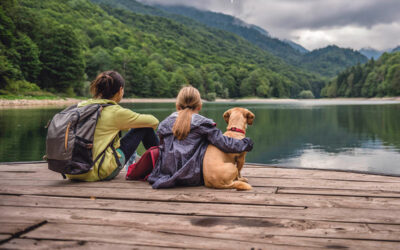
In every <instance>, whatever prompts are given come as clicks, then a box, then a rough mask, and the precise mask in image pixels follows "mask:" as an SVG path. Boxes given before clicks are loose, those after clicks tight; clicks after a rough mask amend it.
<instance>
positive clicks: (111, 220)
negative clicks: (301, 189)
mask: <svg viewBox="0 0 400 250" xmlns="http://www.w3.org/2000/svg"><path fill="white" fill-rule="evenodd" d="M29 198H33V197H25V200H26V203H24V206H27V207H12V205H11V204H9V205H8V206H11V207H0V208H1V210H0V211H2V215H3V216H7V217H6V218H9V219H11V220H13V218H18V219H19V220H21V219H23V218H24V217H27V218H28V219H32V218H35V219H37V220H44V219H46V220H47V221H50V222H67V223H86V224H93V223H94V224H106V225H116V226H120V225H131V224H133V225H136V226H138V222H144V223H145V225H142V226H140V227H149V228H151V229H154V230H155V229H168V228H170V227H171V224H174V225H175V226H176V228H177V229H179V230H199V228H200V229H205V230H210V227H212V228H214V229H215V230H217V231H224V232H228V231H229V232H231V233H232V234H235V235H236V234H241V235H243V234H245V233H248V229H249V228H251V231H252V232H253V233H254V234H258V233H263V232H264V233H265V232H268V233H269V234H275V235H292V236H302V237H305V236H313V237H332V238H338V237H339V238H363V239H380V240H382V239H385V240H400V225H388V224H385V225H379V224H365V223H354V222H352V223H347V222H333V221H317V220H315V219H317V218H318V217H312V216H311V217H310V218H307V216H306V217H304V219H302V218H301V217H298V218H297V219H292V218H290V216H289V218H288V215H281V216H279V215H277V214H274V215H273V216H272V217H269V218H264V219H262V218H251V217H248V216H245V217H242V216H235V213H237V211H234V210H232V208H234V207H232V208H231V209H226V208H225V210H226V212H225V214H222V215H221V216H222V217H221V216H219V217H218V216H212V217H210V216H188V215H189V214H190V213H187V214H188V215H183V216H180V215H172V214H171V213H169V214H165V213H163V215H162V217H160V214H161V213H156V214H151V213H150V212H151V211H149V209H148V210H146V213H145V214H141V213H137V212H136V213H135V211H136V208H133V207H134V206H135V202H132V203H129V202H126V201H112V200H110V201H103V200H101V201H99V200H86V199H73V198H52V197H36V198H37V204H32V200H30V199H29ZM30 205H31V206H32V207H31V208H30ZM197 205H198V204H197ZM197 205H192V207H193V214H192V215H196V214H204V212H201V211H198V210H196V208H197V207H196V206H197ZM151 206H152V205H151V204H148V207H151ZM159 206H162V205H159ZM171 206H172V207H174V208H175V209H179V210H180V211H185V210H186V209H182V208H181V206H182V204H178V205H171ZM226 207H227V206H226ZM54 208H60V209H61V208H66V209H61V210H60V209H54ZM198 209H199V210H201V209H203V208H201V207H200V208H198ZM209 209H211V210H214V211H215V209H218V208H213V207H211V208H209ZM220 209H224V208H220ZM237 209H238V210H240V209H241V208H240V207H238V208H237ZM244 209H245V208H244ZM99 210H105V211H101V212H100V211H99ZM24 211H30V212H29V214H28V213H27V214H25V213H24ZM88 211H90V212H88ZM129 211H132V212H129ZM116 212H118V213H117V214H116ZM249 212H250V213H251V211H249ZM265 213H270V211H268V210H267V211H265ZM282 213H284V211H282ZM286 213H291V212H288V211H286ZM78 214H80V215H78ZM220 214H221V212H220ZM226 214H229V216H231V217H226ZM208 215H210V214H209V213H208ZM285 217H286V218H285ZM281 218H284V219H281ZM152 222H153V223H152ZM388 232H390V233H388Z"/></svg>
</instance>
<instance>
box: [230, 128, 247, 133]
mask: <svg viewBox="0 0 400 250" xmlns="http://www.w3.org/2000/svg"><path fill="white" fill-rule="evenodd" d="M229 130H230V131H234V132H239V133H242V134H246V132H244V131H243V130H241V129H240V128H235V127H232V128H230V129H229Z"/></svg>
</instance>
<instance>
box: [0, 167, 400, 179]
mask: <svg viewBox="0 0 400 250" xmlns="http://www.w3.org/2000/svg"><path fill="white" fill-rule="evenodd" d="M26 171H30V172H32V171H34V172H41V173H53V172H52V171H50V170H48V169H47V164H46V163H32V164H25V163H24V164H0V175H1V173H2V172H26ZM242 171H243V172H242V174H243V175H245V176H250V177H267V178H271V177H273V178H281V179H282V178H286V179H320V180H321V179H322V180H351V181H357V182H363V181H368V182H400V177H393V176H384V175H375V174H367V173H365V174H364V173H352V172H343V171H331V170H328V171H325V170H310V169H302V168H297V169H293V168H285V167H274V166H264V165H245V167H244V168H243V170H242ZM53 174H54V173H53ZM55 175H56V176H57V177H60V176H59V174H57V173H55Z"/></svg>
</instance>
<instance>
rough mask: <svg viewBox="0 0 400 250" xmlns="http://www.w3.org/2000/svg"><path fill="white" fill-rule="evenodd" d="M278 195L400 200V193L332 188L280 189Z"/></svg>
mask: <svg viewBox="0 0 400 250" xmlns="http://www.w3.org/2000/svg"><path fill="white" fill-rule="evenodd" d="M276 193H277V194H298V195H324V196H332V195H334V196H353V197H377V198H379V197H382V198H383V197H390V198H396V199H398V198H400V193H399V192H386V191H376V190H365V191H363V190H351V189H331V188H291V187H279V188H278V189H277V191H276Z"/></svg>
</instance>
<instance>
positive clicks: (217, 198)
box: [0, 186, 275, 204]
mask: <svg viewBox="0 0 400 250" xmlns="http://www.w3.org/2000/svg"><path fill="white" fill-rule="evenodd" d="M273 192H275V189H274V188H271V189H270V193H273ZM0 194H8V195H42V196H43V195H45V196H64V197H82V198H109V199H127V200H152V201H158V200H161V201H194V202H211V203H223V202H226V203H240V204H253V203H257V201H260V199H264V200H265V193H261V194H257V193H248V192H246V193H244V192H236V191H230V192H229V193H228V194H229V195H227V193H226V192H224V191H223V190H221V191H220V192H215V191H214V190H210V189H206V188H205V187H196V188H191V189H189V188H180V189H178V188H177V189H163V190H154V189H151V188H148V189H143V190H140V192H138V191H137V190H134V189H116V188H114V189H111V188H80V187H69V188H65V187H46V186H28V187H26V188H21V187H20V186H0ZM258 203H259V202H258Z"/></svg>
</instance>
